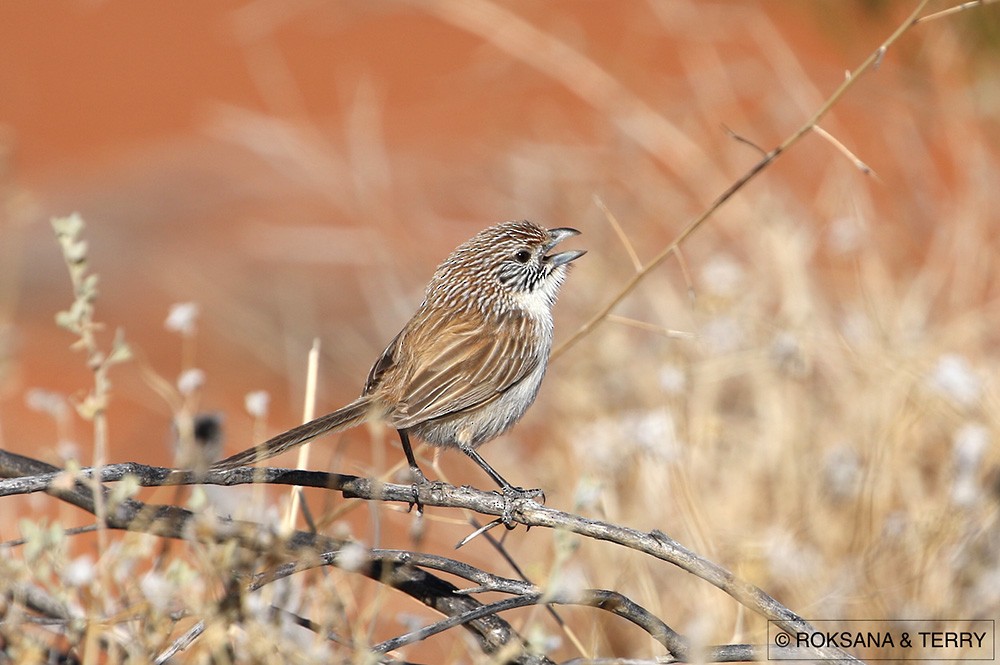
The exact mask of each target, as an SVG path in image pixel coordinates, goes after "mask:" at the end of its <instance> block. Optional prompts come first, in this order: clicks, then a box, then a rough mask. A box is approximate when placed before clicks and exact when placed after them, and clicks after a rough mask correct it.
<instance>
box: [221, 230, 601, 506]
mask: <svg viewBox="0 0 1000 665" xmlns="http://www.w3.org/2000/svg"><path fill="white" fill-rule="evenodd" d="M579 233H580V232H579V231H577V230H576V229H573V228H568V227H563V228H553V229H546V228H544V227H542V226H540V225H539V224H537V223H535V222H532V221H528V220H518V221H509V222H503V223H500V224H495V225H493V226H489V227H487V228H485V229H483V230H482V231H480V232H479V233H477V234H476V235H475V236H473V237H472V238H471V239H469V240H467V241H466V242H464V243H462V244H461V245H459V246H458V248H456V249H455V250H454V251H453V252H452V253H451V254H450V255H449V256H448V257H447V258H446V259H445V260H444V262H442V263H441V265H440V266H438V268H437V270H436V271H435V272H434V275H433V276H432V277H431V279H430V282H428V284H427V287H426V289H425V292H424V299H423V302H422V303H421V304H420V306H419V307H418V308H417V311H416V313H414V315H413V317H412V318H410V320H409V321H408V322H407V323H406V325H404V326H403V329H402V330H400V331H399V333H398V334H397V335H396V336H395V337H394V338H393V339H392V341H390V342H389V344H388V346H386V348H385V350H384V351H383V352H382V354H381V355H380V356H379V357H378V360H376V361H375V364H374V365H372V368H371V371H370V372H369V373H368V378H367V380H366V381H365V385H364V390H363V391H362V393H361V396H360V397H358V398H357V399H356V400H354V401H353V402H351V403H350V404H348V405H346V406H344V407H342V408H340V409H337V410H336V411H333V412H332V413H328V414H326V415H324V416H320V417H319V418H316V419H315V420H312V421H310V422H307V423H305V424H303V425H299V426H298V427H294V428H292V429H290V430H288V431H287V432H284V433H282V434H279V435H277V436H275V437H273V438H271V439H269V440H267V441H265V442H263V443H261V444H259V445H257V446H255V447H253V448H249V449H247V450H244V451H242V452H240V453H237V454H235V455H233V456H231V457H228V458H226V459H224V460H221V461H219V462H217V463H215V464H214V465H213V466H212V470H225V469H233V468H236V467H240V466H247V465H251V464H254V463H256V462H260V461H263V460H266V459H269V458H271V457H274V456H275V455H278V454H280V453H283V452H285V451H287V450H289V449H291V448H294V447H296V446H299V445H301V444H303V443H305V442H306V441H309V440H311V439H314V438H315V437H317V436H320V435H322V434H327V433H333V432H339V431H342V430H346V429H349V428H351V427H355V426H358V425H360V424H362V423H364V422H367V421H370V420H378V421H381V422H384V423H386V424H388V425H389V426H391V427H392V428H394V429H395V430H396V431H397V433H398V435H399V439H400V443H401V444H402V447H403V452H404V454H405V455H406V460H407V463H408V464H409V467H410V471H411V474H412V475H413V478H414V481H415V482H416V483H426V482H428V481H427V479H426V477H425V476H424V474H423V472H422V471H421V470H420V467H419V466H418V465H417V461H416V458H415V457H414V455H413V449H412V447H411V444H410V436H411V435H413V436H416V437H418V438H420V439H422V440H423V441H426V442H427V443H430V444H432V445H436V446H442V447H446V448H458V449H459V450H461V451H462V452H463V453H465V454H466V455H467V456H469V457H470V458H471V459H472V460H473V461H475V462H476V464H478V465H479V466H480V467H481V468H482V469H483V471H485V472H486V473H487V475H489V476H490V478H492V479H493V481H494V482H496V484H497V485H498V486H499V487H500V488H501V489H502V490H503V493H504V495H505V496H510V497H523V496H529V497H534V496H537V495H538V494H540V491H539V490H524V489H523V488H520V487H515V486H513V485H512V484H511V483H509V482H508V481H507V480H506V479H504V478H503V476H501V475H500V474H499V473H498V472H497V471H496V470H495V469H493V467H492V466H490V465H489V463H487V461H486V460H485V459H483V457H482V456H481V455H480V454H479V452H477V448H479V446H481V445H482V444H484V443H486V442H487V441H490V440H491V439H494V438H496V437H497V436H499V435H501V434H503V433H504V432H506V431H507V430H508V429H509V428H510V427H511V426H512V425H514V423H516V422H517V421H518V420H519V419H520V418H521V416H523V415H524V413H525V411H527V409H528V407H530V406H531V404H532V403H533V402H534V400H535V397H536V395H537V394H538V389H539V386H540V385H541V382H542V377H543V376H544V375H545V370H546V367H547V366H548V361H549V354H550V352H551V350H552V337H553V321H552V308H553V305H554V304H555V302H556V296H557V294H558V292H559V288H560V286H561V285H562V283H563V281H564V279H565V278H566V274H567V272H568V270H569V266H570V263H571V262H573V261H575V260H576V259H578V258H580V257H581V256H583V255H584V254H585V253H586V252H585V251H584V250H579V249H577V250H567V251H560V252H555V253H552V252H551V250H553V248H554V247H555V246H556V245H558V244H559V243H561V242H562V241H563V240H566V239H567V238H570V237H572V236H576V235H579Z"/></svg>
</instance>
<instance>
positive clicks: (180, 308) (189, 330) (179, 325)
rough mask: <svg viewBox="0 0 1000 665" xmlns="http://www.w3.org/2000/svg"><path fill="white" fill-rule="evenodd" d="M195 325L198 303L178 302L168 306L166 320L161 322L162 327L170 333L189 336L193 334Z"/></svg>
mask: <svg viewBox="0 0 1000 665" xmlns="http://www.w3.org/2000/svg"><path fill="white" fill-rule="evenodd" d="M197 323H198V303H193V302H179V303H175V304H173V305H171V306H170V312H169V313H168V314H167V320H166V321H164V322H163V325H164V326H165V327H166V329H167V330H169V331H170V332H176V333H180V334H181V335H184V336H190V335H193V334H194V331H195V326H196V325H197Z"/></svg>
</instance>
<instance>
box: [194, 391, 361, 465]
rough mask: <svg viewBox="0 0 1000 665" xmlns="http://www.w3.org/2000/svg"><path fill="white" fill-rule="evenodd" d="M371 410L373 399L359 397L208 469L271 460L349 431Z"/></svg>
mask: <svg viewBox="0 0 1000 665" xmlns="http://www.w3.org/2000/svg"><path fill="white" fill-rule="evenodd" d="M371 407H372V399H371V397H370V396H367V395H366V396H364V397H359V398H358V399H356V400H354V401H353V402H351V403H350V404H348V405H347V406H345V407H343V408H340V409H337V410H336V411H334V412H333V413H328V414H326V415H325V416H320V417H319V418H316V419H315V420H310V421H309V422H307V423H305V424H302V425H299V426H298V427H293V428H292V429H290V430H288V431H287V432H284V433H283V434H279V435H278V436H276V437H274V438H271V439H268V440H267V441H264V442H263V443H259V444H257V445H256V446H254V447H253V448H248V449H246V450H244V451H243V452H239V453H236V454H235V455H233V456H232V457H227V458H226V459H224V460H220V461H218V462H216V463H215V464H213V465H212V466H211V469H212V470H213V471H220V470H224V469H235V468H236V467H238V466H249V465H251V464H255V463H257V462H261V461H263V460H266V459H271V458H272V457H274V456H276V455H280V454H281V453H283V452H285V451H286V450H290V449H292V448H295V447H296V446H300V445H302V444H303V443H305V442H307V441H309V440H311V439H315V438H316V437H317V436H320V435H321V434H326V433H333V432H340V431H342V430H345V429H350V428H351V427H355V426H357V425H360V424H361V423H363V422H364V421H365V420H367V419H368V412H369V411H370V410H371Z"/></svg>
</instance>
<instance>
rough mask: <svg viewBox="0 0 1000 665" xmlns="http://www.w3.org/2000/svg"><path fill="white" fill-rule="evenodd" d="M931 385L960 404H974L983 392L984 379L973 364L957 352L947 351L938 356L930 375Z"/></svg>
mask: <svg viewBox="0 0 1000 665" xmlns="http://www.w3.org/2000/svg"><path fill="white" fill-rule="evenodd" d="M928 381H929V383H930V387H931V388H932V389H933V390H935V391H936V392H938V393H939V394H941V395H944V396H945V397H948V398H950V399H951V400H952V401H954V402H956V403H957V404H959V405H960V406H972V405H973V404H975V403H976V402H977V401H978V400H979V397H980V395H981V394H982V381H980V379H979V376H978V375H977V374H976V373H975V371H973V369H972V365H970V364H969V361H968V360H967V359H966V358H965V357H964V356H960V355H958V354H957V353H946V354H944V355H943V356H941V357H940V358H938V361H937V364H936V365H935V366H934V369H933V370H932V371H931V374H930V377H928Z"/></svg>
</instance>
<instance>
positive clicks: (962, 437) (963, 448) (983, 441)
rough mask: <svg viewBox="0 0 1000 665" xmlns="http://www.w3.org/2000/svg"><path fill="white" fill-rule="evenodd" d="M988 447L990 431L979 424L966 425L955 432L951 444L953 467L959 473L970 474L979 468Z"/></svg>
mask: <svg viewBox="0 0 1000 665" xmlns="http://www.w3.org/2000/svg"><path fill="white" fill-rule="evenodd" d="M989 445H990V431H989V430H988V429H986V427H985V426H983V425H981V424H979V423H967V424H965V425H963V426H962V427H961V428H960V429H959V430H958V431H957V432H955V437H954V439H953V443H952V451H953V455H954V457H955V466H956V468H957V469H958V470H959V471H960V472H968V473H971V472H973V471H975V470H976V469H977V468H978V467H979V463H980V461H982V459H983V453H984V452H986V449H987V448H988V447H989Z"/></svg>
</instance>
